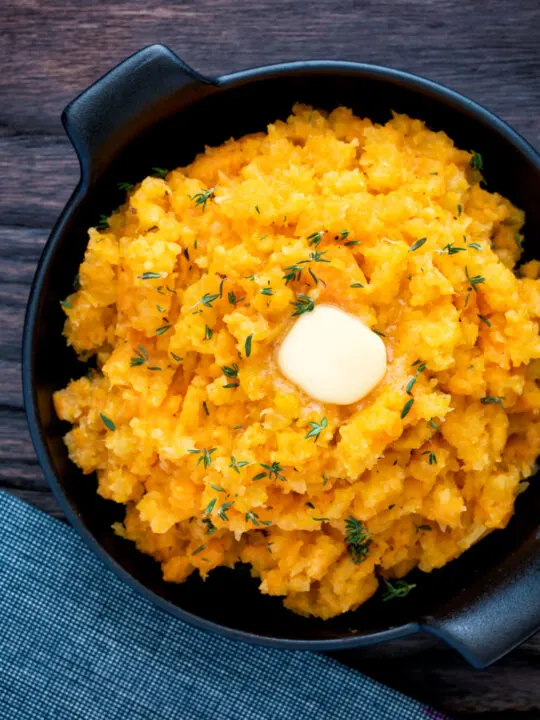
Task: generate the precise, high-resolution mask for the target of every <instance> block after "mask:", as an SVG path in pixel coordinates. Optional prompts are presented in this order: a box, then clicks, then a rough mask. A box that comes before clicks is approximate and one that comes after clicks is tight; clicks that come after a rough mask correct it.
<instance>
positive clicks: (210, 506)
mask: <svg viewBox="0 0 540 720" xmlns="http://www.w3.org/2000/svg"><path fill="white" fill-rule="evenodd" d="M216 502H217V498H212V499H211V500H210V502H209V503H208V505H207V506H206V508H205V511H204V513H203V515H210V513H211V512H212V510H213V509H214V505H215V504H216Z"/></svg>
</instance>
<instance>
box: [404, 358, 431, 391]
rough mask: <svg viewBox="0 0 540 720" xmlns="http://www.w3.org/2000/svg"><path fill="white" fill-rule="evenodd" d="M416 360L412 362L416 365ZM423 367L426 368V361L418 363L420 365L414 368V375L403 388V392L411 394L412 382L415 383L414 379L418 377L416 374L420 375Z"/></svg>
mask: <svg viewBox="0 0 540 720" xmlns="http://www.w3.org/2000/svg"><path fill="white" fill-rule="evenodd" d="M418 362H419V361H417V362H416V363H414V365H417V364H418ZM425 369H426V363H420V365H418V367H417V368H416V374H415V375H414V377H412V378H411V379H410V380H409V382H408V383H407V387H406V388H405V392H406V393H407V395H410V394H411V390H412V389H413V387H414V384H415V382H416V380H417V379H418V376H419V375H420V373H421V372H424V370H425Z"/></svg>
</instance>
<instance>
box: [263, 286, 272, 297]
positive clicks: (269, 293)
mask: <svg viewBox="0 0 540 720" xmlns="http://www.w3.org/2000/svg"><path fill="white" fill-rule="evenodd" d="M260 293H261V295H273V294H274V291H273V290H272V288H269V287H268V288H263V289H262V290H261V291H260Z"/></svg>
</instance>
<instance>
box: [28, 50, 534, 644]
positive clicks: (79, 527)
mask: <svg viewBox="0 0 540 720" xmlns="http://www.w3.org/2000/svg"><path fill="white" fill-rule="evenodd" d="M150 47H151V48H152V47H157V48H163V47H164V46H160V45H154V46H150ZM141 52H142V51H141ZM169 52H170V51H169ZM118 67H119V66H116V68H113V70H115V69H117V68H118ZM306 71H309V72H310V73H311V74H313V73H316V72H320V73H321V74H330V73H342V74H344V75H352V76H358V77H364V78H371V79H374V80H380V81H386V82H397V83H398V84H399V85H401V86H403V87H404V88H405V89H406V90H412V91H418V92H421V93H422V94H424V95H428V96H429V97H431V98H432V99H434V100H435V101H438V102H440V103H441V104H443V105H445V104H446V105H451V106H452V107H454V108H455V109H456V110H458V111H460V112H462V113H465V114H466V115H469V116H471V117H472V118H473V119H476V120H478V121H480V122H481V123H484V124H485V125H488V126H489V127H491V128H492V129H493V130H494V131H495V132H496V133H498V134H499V135H500V136H502V137H503V138H504V139H506V140H507V141H508V142H509V143H510V144H511V145H512V146H513V149H514V150H516V151H517V152H519V153H520V154H521V155H523V156H524V158H525V159H526V160H527V161H529V162H530V163H531V164H532V165H533V166H534V167H535V168H536V170H537V171H538V172H539V173H540V154H539V153H538V152H537V151H536V150H535V148H534V147H533V146H532V145H531V144H530V143H529V142H528V141H527V140H525V139H524V138H523V137H522V136H521V135H520V134H519V133H518V132H517V131H516V130H514V129H513V128H512V127H511V126H510V125H508V124H507V123H506V122H505V121H503V120H501V119H500V118H499V117H497V116H496V115H495V114H494V113H493V112H491V111H490V110H487V109H486V108H484V107H483V106H482V105H480V104H479V103H477V102H475V101H474V100H471V99H470V98H468V97H466V96H465V95H462V94H461V93H459V92H457V91H455V90H452V89H450V88H448V87H446V86H445V85H442V84H440V83H438V82H435V81H433V80H429V79H427V78H424V77H422V76H421V75H417V74H413V73H409V72H406V71H403V70H398V69H395V68H392V67H388V66H384V65H376V64H370V63H357V62H352V61H339V60H297V61H293V62H285V63H275V64H269V65H260V66H256V67H250V68H247V69H244V70H239V71H236V72H233V73H229V74H224V75H221V76H219V77H217V78H213V79H205V78H201V77H200V76H198V77H197V80H199V81H204V80H206V81H207V82H209V83H210V84H212V85H214V86H216V88H217V89H219V90H227V89H232V88H234V87H238V86H240V85H243V84H248V83H251V82H256V81H258V80H262V79H265V78H270V77H276V78H278V77H280V76H281V77H284V76H287V75H296V74H302V73H304V72H306ZM196 75H197V74H196V73H194V76H196ZM102 79H103V78H99V79H98V80H96V81H95V82H94V83H92V84H91V85H89V86H88V88H86V90H89V89H91V88H95V87H96V86H98V85H99V84H100V82H101V80H102ZM86 90H85V91H83V93H82V94H84V92H86ZM87 189H88V186H87V183H86V182H84V179H83V178H82V177H81V178H80V179H79V182H78V184H77V186H76V188H75V190H74V191H73V193H72V195H71V197H70V198H69V200H68V201H67V203H66V205H65V206H64V208H63V210H62V212H61V213H60V215H59V217H58V220H57V221H56V223H55V224H54V226H53V228H52V230H51V232H50V235H49V237H48V239H47V242H46V243H45V246H44V248H43V250H42V253H41V256H40V259H39V262H38V264H37V267H36V270H35V274H34V277H33V280H32V284H31V289H30V293H29V297H28V301H27V308H26V314H25V319H24V328H23V343H22V384H23V399H24V405H25V411H26V417H27V423H28V427H29V431H30V437H31V440H32V443H33V446H34V449H35V452H36V456H37V460H38V463H39V466H40V468H41V470H42V472H43V474H44V476H45V479H46V481H47V483H48V485H49V487H50V488H51V490H52V492H53V494H54V496H55V498H56V500H57V502H58V504H59V506H60V508H61V509H62V510H63V512H64V514H65V515H66V517H67V519H68V520H69V522H70V524H71V525H72V526H73V527H74V528H75V529H76V531H77V532H78V533H79V535H80V536H81V537H82V539H83V540H84V541H85V543H86V545H87V546H88V548H89V549H91V550H92V551H93V552H94V553H95V554H96V555H97V556H98V557H99V558H100V560H101V561H102V562H103V563H104V564H105V566H106V567H107V568H108V569H110V570H112V571H113V572H115V573H116V575H117V576H119V577H120V578H121V579H122V580H123V581H124V582H126V583H127V584H128V586H129V587H130V588H131V589H132V590H134V591H136V592H137V593H140V594H141V595H142V596H143V597H144V598H145V599H146V600H149V601H151V602H152V603H154V604H155V605H156V606H157V607H159V608H160V609H162V610H165V611H167V612H169V613H170V614H172V615H174V616H175V617H178V618H179V619H181V620H184V621H186V622H188V623H189V624H191V625H193V626H195V627H198V628H199V629H202V630H204V631H209V632H217V633H220V634H222V635H225V636H227V637H229V638H232V639H239V640H242V641H246V642H248V643H255V644H262V645H266V646H269V647H275V648H284V649H287V648H288V649H294V650H326V651H331V650H337V649H347V648H352V647H359V646H367V645H371V644H375V643H378V642H382V641H386V640H393V639H397V638H400V637H405V636H408V635H411V634H413V633H415V632H418V631H419V630H423V629H424V626H423V624H422V622H421V621H417V622H415V621H412V622H407V623H403V624H400V625H396V626H391V627H388V628H387V629H385V630H380V631H377V632H372V633H367V634H364V635H361V636H357V635H353V634H351V635H350V636H349V637H341V638H328V639H318V640H297V639H293V638H272V637H269V636H265V635H260V634H257V633H253V632H248V631H244V630H237V629H235V628H231V627H227V626H225V625H221V624H220V623H217V622H214V621H211V620H206V619H205V618H202V617H200V616H198V615H195V614H193V613H191V612H189V611H187V610H184V609H183V608H182V607H180V606H178V605H176V604H175V603H173V602H172V601H170V600H167V599H165V598H163V597H162V596H160V595H159V594H158V593H156V592H154V591H153V590H151V589H149V588H148V587H147V586H146V585H145V584H144V583H142V582H141V581H139V580H137V579H136V578H135V577H134V576H133V575H131V574H130V573H129V572H128V571H127V570H126V569H124V568H123V567H122V566H121V565H120V564H119V563H118V562H117V561H116V560H115V559H114V558H113V557H112V556H111V555H110V554H109V553H108V552H107V550H106V549H105V548H104V547H103V546H102V545H101V544H100V543H99V542H98V540H97V539H96V537H95V536H94V535H93V534H92V532H91V531H90V530H89V529H88V528H87V527H86V525H85V523H84V522H83V520H82V518H81V517H80V515H79V513H78V512H77V509H76V507H75V506H72V505H71V504H70V502H69V500H68V499H67V496H66V494H65V493H64V490H63V488H62V485H61V483H60V480H59V477H58V476H57V474H56V472H55V470H54V467H53V464H52V462H51V459H50V457H49V454H48V450H47V447H46V443H45V441H44V438H43V433H42V430H41V421H40V415H39V412H38V404H37V400H36V393H35V387H34V362H33V360H34V358H33V355H34V335H35V333H36V317H37V314H38V311H39V306H40V303H41V297H42V294H43V284H44V279H45V276H46V273H47V270H48V267H49V265H50V263H51V261H52V260H53V254H54V250H55V248H56V245H57V243H58V241H59V240H60V238H61V236H62V234H63V232H64V229H65V226H66V225H67V223H68V221H69V219H70V217H71V215H72V214H73V213H74V211H75V209H76V208H77V207H78V205H79V204H80V203H81V202H83V201H84V198H85V196H86V192H87Z"/></svg>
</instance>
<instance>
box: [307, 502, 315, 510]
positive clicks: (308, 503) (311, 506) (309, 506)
mask: <svg viewBox="0 0 540 720" xmlns="http://www.w3.org/2000/svg"><path fill="white" fill-rule="evenodd" d="M304 504H305V505H307V507H308V508H311V509H312V510H315V505H314V504H313V503H312V502H307V503H304Z"/></svg>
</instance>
